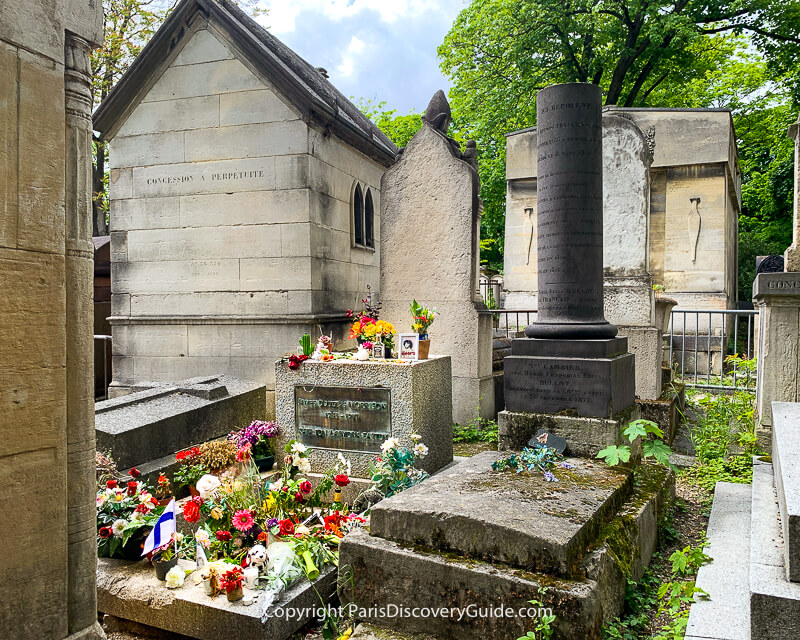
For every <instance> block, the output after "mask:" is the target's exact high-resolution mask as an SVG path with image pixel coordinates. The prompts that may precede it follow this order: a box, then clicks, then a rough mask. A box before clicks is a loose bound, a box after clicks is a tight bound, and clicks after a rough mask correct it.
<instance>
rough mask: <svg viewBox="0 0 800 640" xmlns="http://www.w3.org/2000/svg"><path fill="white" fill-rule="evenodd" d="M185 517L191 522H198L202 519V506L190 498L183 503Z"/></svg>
mask: <svg viewBox="0 0 800 640" xmlns="http://www.w3.org/2000/svg"><path fill="white" fill-rule="evenodd" d="M183 517H184V519H185V520H186V522H189V523H192V522H197V521H198V520H199V519H200V507H198V506H197V503H196V502H193V501H191V500H190V501H189V502H187V503H186V504H185V505H183Z"/></svg>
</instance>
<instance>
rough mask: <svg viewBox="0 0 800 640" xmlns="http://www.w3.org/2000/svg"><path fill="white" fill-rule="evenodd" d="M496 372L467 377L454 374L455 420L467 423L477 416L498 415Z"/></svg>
mask: <svg viewBox="0 0 800 640" xmlns="http://www.w3.org/2000/svg"><path fill="white" fill-rule="evenodd" d="M494 385H495V380H494V374H490V375H487V376H483V377H480V378H478V377H475V378H467V377H462V376H453V422H455V423H456V424H461V425H467V424H469V423H470V422H472V421H474V420H475V419H477V418H482V419H484V420H494V418H495V417H496V416H497V405H496V403H495V390H494Z"/></svg>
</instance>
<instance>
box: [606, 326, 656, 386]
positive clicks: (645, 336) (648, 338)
mask: <svg viewBox="0 0 800 640" xmlns="http://www.w3.org/2000/svg"><path fill="white" fill-rule="evenodd" d="M617 328H618V329H619V334H618V335H620V336H624V337H626V338H627V339H628V351H629V352H630V353H632V354H633V355H634V356H635V358H636V371H635V380H636V383H635V390H636V397H637V398H641V399H643V400H656V399H658V398H660V397H661V391H662V377H663V374H662V372H661V360H662V357H663V354H662V344H661V337H662V333H661V331H660V330H658V329H656V328H655V327H633V326H618V327H617Z"/></svg>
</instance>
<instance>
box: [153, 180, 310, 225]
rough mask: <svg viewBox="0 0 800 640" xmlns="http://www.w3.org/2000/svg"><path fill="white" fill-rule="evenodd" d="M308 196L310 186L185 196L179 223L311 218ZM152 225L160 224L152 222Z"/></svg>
mask: <svg viewBox="0 0 800 640" xmlns="http://www.w3.org/2000/svg"><path fill="white" fill-rule="evenodd" d="M308 200H309V191H308V190H307V189H291V190H288V189H287V190H279V191H240V192H238V193H207V194H200V195H187V196H182V197H181V198H180V226H183V227H221V226H226V225H244V224H254V223H259V224H261V223H263V224H280V223H284V222H308V220H309V213H308ZM152 201H153V199H152V198H148V199H147V200H145V203H148V204H146V206H149V203H150V202H152ZM177 209H178V207H175V211H176V212H177ZM176 226H178V225H176ZM142 228H148V227H142ZM151 228H158V227H157V226H156V225H153V227H151Z"/></svg>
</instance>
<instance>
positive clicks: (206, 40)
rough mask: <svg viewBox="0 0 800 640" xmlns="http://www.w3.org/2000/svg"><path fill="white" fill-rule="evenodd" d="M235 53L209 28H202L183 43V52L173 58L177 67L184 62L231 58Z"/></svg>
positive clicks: (192, 62) (193, 62)
mask: <svg viewBox="0 0 800 640" xmlns="http://www.w3.org/2000/svg"><path fill="white" fill-rule="evenodd" d="M231 58H233V54H232V53H231V52H230V51H229V50H228V47H226V46H225V45H224V44H222V42H220V41H219V40H218V39H217V38H216V37H215V36H214V34H212V33H211V32H210V31H209V30H208V29H200V30H198V31H196V32H195V34H194V35H193V36H192V37H191V38H189V40H188V41H187V42H186V43H185V44H184V45H183V48H182V49H181V52H180V53H179V54H178V55H177V57H176V58H175V60H173V62H172V65H173V66H175V67H177V66H181V65H184V64H201V63H203V62H216V61H218V60H229V59H231Z"/></svg>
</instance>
